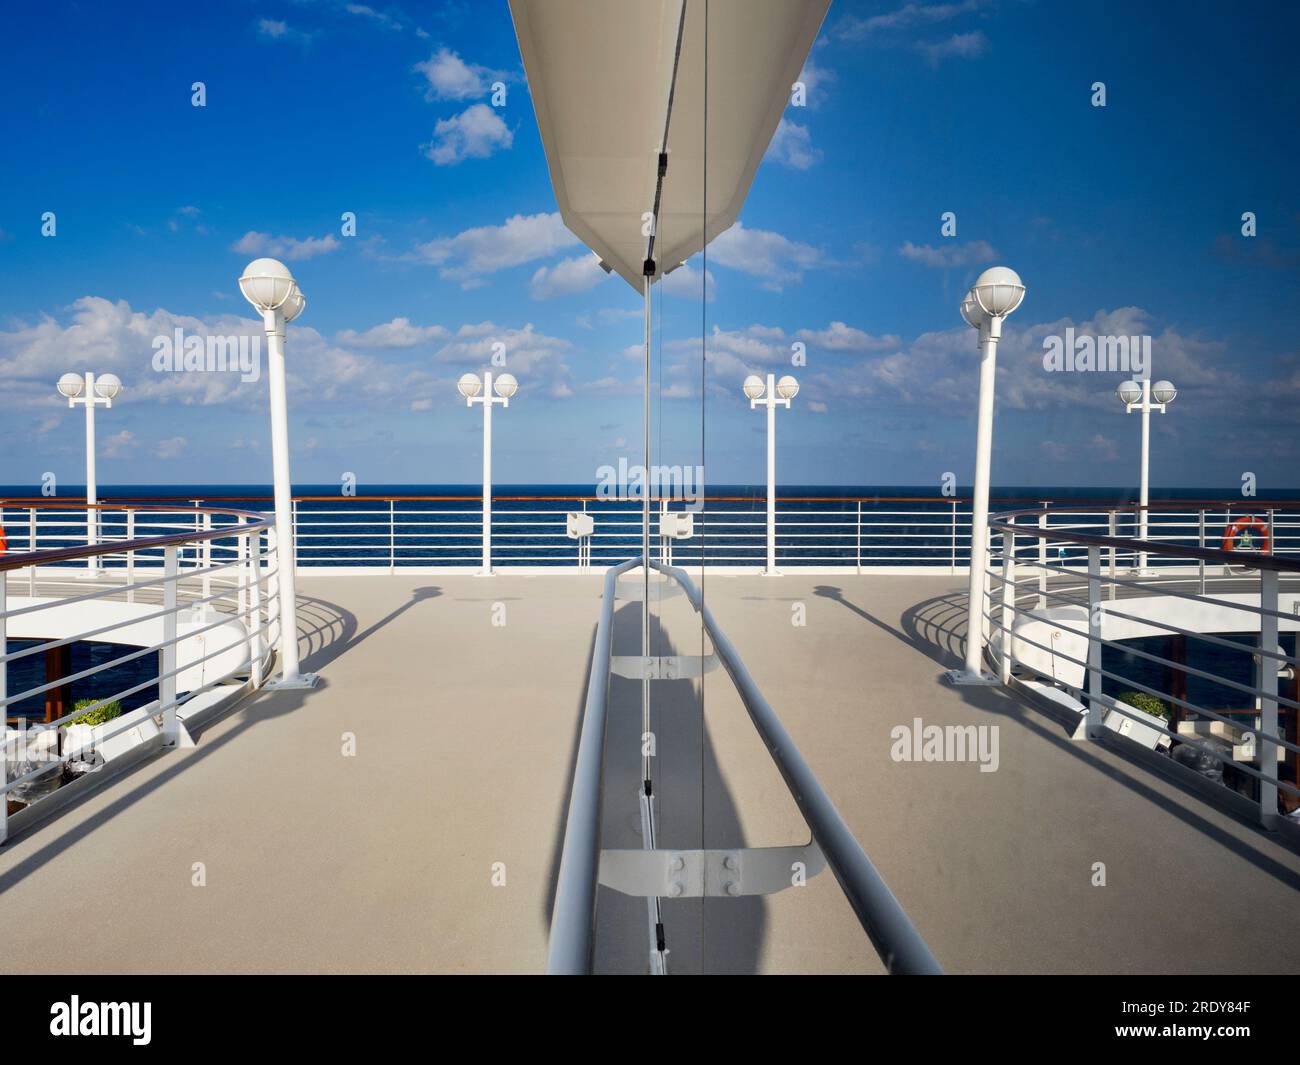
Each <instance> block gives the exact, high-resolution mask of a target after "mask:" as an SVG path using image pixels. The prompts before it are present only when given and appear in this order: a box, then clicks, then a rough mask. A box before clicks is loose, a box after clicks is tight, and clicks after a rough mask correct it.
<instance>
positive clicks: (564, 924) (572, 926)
mask: <svg viewBox="0 0 1300 1065" xmlns="http://www.w3.org/2000/svg"><path fill="white" fill-rule="evenodd" d="M641 564H642V557H638V558H634V559H629V560H628V561H627V562H624V563H623V564H622V565H620V566H616V567H614V568H613V569H610V570H609V571H608V572H607V573H606V575H605V586H604V597H603V599H602V603H601V614H600V621H599V623H598V625H597V627H596V642H595V646H594V648H593V650H592V656H591V675H590V679H589V680H588V683H587V702H586V707H585V709H584V711H583V721H582V737H581V740H580V741H579V744H578V757H577V761H576V764H575V766H574V773H573V786H572V791H571V793H570V798H569V810H568V816H567V818H566V820H565V828H564V847H563V851H562V855H561V859H560V875H559V882H558V884H557V887H556V894H555V906H554V909H553V910H552V917H551V939H550V944H549V947H548V954H547V966H546V971H547V972H548V973H549V974H552V975H566V974H567V975H577V974H582V973H586V972H589V971H590V966H591V954H592V945H593V942H594V936H595V923H596V889H597V883H598V876H599V871H600V799H601V790H602V787H601V785H602V775H603V763H604V747H605V718H606V709H607V705H606V704H607V698H608V689H609V667H610V642H611V628H612V619H613V611H614V585H615V582H616V581H617V579H618V577H619V576H620V575H621V574H623V573H626V572H627V571H628V570H629V569H632V568H633V567H636V566H640V565H641ZM650 565H651V568H653V569H655V570H658V571H659V572H661V573H664V574H666V575H668V576H670V577H672V579H673V580H675V581H677V583H678V584H679V585H681V587H682V590H683V591H684V592H685V593H686V597H687V599H688V600H689V601H690V603H691V606H692V607H693V608H694V609H695V610H696V611H697V612H698V613H699V615H700V617H701V620H702V622H703V625H704V630H705V632H706V633H708V636H709V639H710V640H711V641H712V643H713V650H714V653H715V654H716V655H717V657H718V660H719V661H720V662H721V664H722V666H723V668H724V669H725V670H726V672H727V675H728V676H729V677H730V678H731V680H732V683H733V684H735V686H736V690H737V692H738V693H739V695H740V698H741V701H742V702H743V703H744V704H745V709H746V711H748V713H749V717H750V721H751V722H752V723H753V725H754V728H755V729H756V731H757V732H758V734H759V736H760V737H761V738H762V740H763V743H764V745H765V746H766V747H767V750H768V753H769V754H770V755H771V757H772V761H773V762H774V763H775V764H776V768H777V771H778V772H779V773H780V774H781V778H782V779H783V780H784V781H785V784H786V787H787V788H789V790H790V795H791V797H792V798H793V799H794V801H795V804H796V805H797V806H798V807H799V812H800V813H801V814H802V815H803V817H804V820H805V821H806V822H807V823H808V827H809V829H810V831H811V832H812V838H813V841H814V842H815V843H816V844H817V846H818V847H819V848H820V850H821V852H822V854H823V855H824V856H825V858H826V862H827V864H828V865H829V866H830V868H831V871H832V872H833V873H834V874H835V879H836V880H837V881H838V882H839V885H840V889H841V890H842V891H843V892H844V896H845V898H847V899H848V901H849V905H850V906H852V908H853V912H854V913H855V914H856V915H857V918H858V921H859V923H860V924H861V925H862V928H863V930H864V931H865V932H866V933H867V936H868V938H869V939H870V940H871V943H872V945H873V946H874V947H875V948H876V952H877V953H878V954H879V955H880V958H881V960H882V961H884V963H885V967H886V968H887V969H888V971H889V972H891V973H897V974H920V975H938V974H941V973H942V971H943V970H942V969H941V968H940V967H939V963H938V961H936V960H935V957H934V955H933V954H932V953H931V952H930V948H929V947H928V946H927V945H926V943H925V941H924V940H923V939H922V938H921V935H920V933H919V932H917V930H916V927H915V926H914V925H913V924H912V922H911V919H910V918H909V917H908V916H907V913H906V911H905V910H904V909H903V907H902V906H901V905H900V904H899V902H898V899H897V898H895V897H894V894H893V892H891V891H890V890H889V886H888V885H887V884H886V883H885V881H884V878H883V877H881V875H880V873H879V872H878V871H877V870H876V867H875V866H874V865H872V863H871V860H870V859H869V858H868V857H867V855H866V852H865V851H863V849H862V845H861V844H860V843H858V841H857V839H856V837H855V836H854V835H853V832H852V830H851V829H850V828H849V826H848V825H847V824H846V823H845V821H844V818H843V817H842V816H841V815H840V812H839V811H838V810H837V809H836V808H835V804H834V803H833V802H832V801H831V799H830V796H829V795H827V794H826V791H825V789H824V788H823V787H822V786H821V784H820V783H819V782H818V780H817V777H816V774H814V773H813V771H812V769H811V767H810V766H809V765H808V763H807V762H806V761H804V758H803V756H802V755H801V754H800V753H799V749H798V748H797V747H796V746H795V743H794V740H793V739H792V738H791V736H790V734H789V733H788V732H787V731H786V729H785V726H783V725H782V724H781V720H780V718H779V717H778V716H777V713H776V711H775V710H774V709H772V705H771V703H769V702H768V701H767V699H766V698H765V697H764V696H763V693H762V692H761V691H760V690H759V688H758V685H757V684H756V683H755V682H754V679H753V677H751V676H750V674H749V671H748V670H747V669H746V668H745V664H744V662H743V660H742V659H741V657H740V653H739V652H738V651H737V650H736V648H735V646H734V645H733V644H732V643H731V641H730V640H729V639H727V636H726V634H725V633H723V631H722V629H721V628H720V627H719V626H718V623H717V621H716V620H715V619H714V617H713V613H712V611H710V610H709V608H708V606H707V605H705V603H704V597H703V595H702V594H701V592H700V591H699V589H698V588H697V587H696V586H695V584H694V582H693V581H692V580H691V579H690V577H689V576H687V574H686V573H685V572H684V571H683V570H681V569H678V568H677V567H675V566H668V565H664V564H663V563H658V562H653V561H652V562H651V563H650Z"/></svg>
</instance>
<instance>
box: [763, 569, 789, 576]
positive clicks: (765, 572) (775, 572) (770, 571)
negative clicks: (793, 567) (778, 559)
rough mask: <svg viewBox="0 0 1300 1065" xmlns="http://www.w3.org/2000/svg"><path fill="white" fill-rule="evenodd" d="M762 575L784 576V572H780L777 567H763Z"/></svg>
mask: <svg viewBox="0 0 1300 1065" xmlns="http://www.w3.org/2000/svg"><path fill="white" fill-rule="evenodd" d="M763 576H764V577H784V576H785V574H784V573H782V572H781V571H780V570H779V569H765V570H763Z"/></svg>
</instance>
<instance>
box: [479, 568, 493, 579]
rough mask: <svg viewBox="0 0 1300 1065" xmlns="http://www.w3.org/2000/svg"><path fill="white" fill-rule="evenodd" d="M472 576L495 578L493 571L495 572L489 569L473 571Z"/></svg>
mask: <svg viewBox="0 0 1300 1065" xmlns="http://www.w3.org/2000/svg"><path fill="white" fill-rule="evenodd" d="M474 576H475V577H495V576H496V571H495V570H491V569H476V570H475V571H474Z"/></svg>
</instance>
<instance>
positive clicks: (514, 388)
mask: <svg viewBox="0 0 1300 1065" xmlns="http://www.w3.org/2000/svg"><path fill="white" fill-rule="evenodd" d="M456 391H458V392H459V393H460V394H461V395H462V396H464V397H465V406H467V407H472V406H473V405H474V404H475V403H482V404H483V569H482V570H481V571H480V572H479V576H480V577H490V576H492V406H493V404H496V403H500V404H501V406H503V407H508V406H510V397H511V396H513V395H514V394H515V393H516V392H518V391H519V382H518V381H516V380H515V378H514V375H513V374H508V373H503V374H501V375H500V376H499V377H498V378H497V379H496V383H495V384H494V383H493V381H492V371H491V370H488V371H487V372H485V373H484V374H483V379H482V380H481V381H480V380H479V378H478V375H477V374H472V373H467V374H462V375H461V378H460V380H459V381H457V382H456ZM493 392H496V395H495V396H494V395H493V394H492V393H493Z"/></svg>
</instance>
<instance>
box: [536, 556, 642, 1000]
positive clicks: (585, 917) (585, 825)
mask: <svg viewBox="0 0 1300 1065" xmlns="http://www.w3.org/2000/svg"><path fill="white" fill-rule="evenodd" d="M640 564H641V559H640V558H633V559H628V561H626V562H624V563H623V564H622V565H620V566H614V567H613V568H612V569H610V570H608V571H607V572H606V573H605V594H604V596H603V597H602V599H601V607H600V621H599V622H597V624H596V641H595V645H594V646H593V648H592V651H591V675H590V677H589V678H588V680H587V702H586V705H585V706H584V707H583V711H582V736H581V738H580V739H579V741H578V757H577V760H576V761H575V762H574V766H573V784H572V787H571V789H570V792H569V812H568V816H567V817H566V818H565V821H564V849H563V851H562V853H561V855H560V875H559V877H558V878H557V880H556V885H555V904H554V906H553V908H552V910H551V939H550V943H549V945H548V948H547V955H546V971H547V973H548V974H550V975H552V976H577V975H581V974H583V973H586V972H589V971H590V969H591V956H592V947H593V945H594V941H595V932H596V880H597V877H598V875H599V872H600V805H601V793H602V791H603V788H602V781H603V778H604V774H605V717H606V710H607V701H608V696H609V664H610V662H609V660H610V645H611V642H612V639H613V634H612V629H613V622H614V582H615V581H617V580H618V578H619V576H620V575H621V574H623V573H626V572H627V571H628V570H630V569H632V567H634V566H639V565H640Z"/></svg>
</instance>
